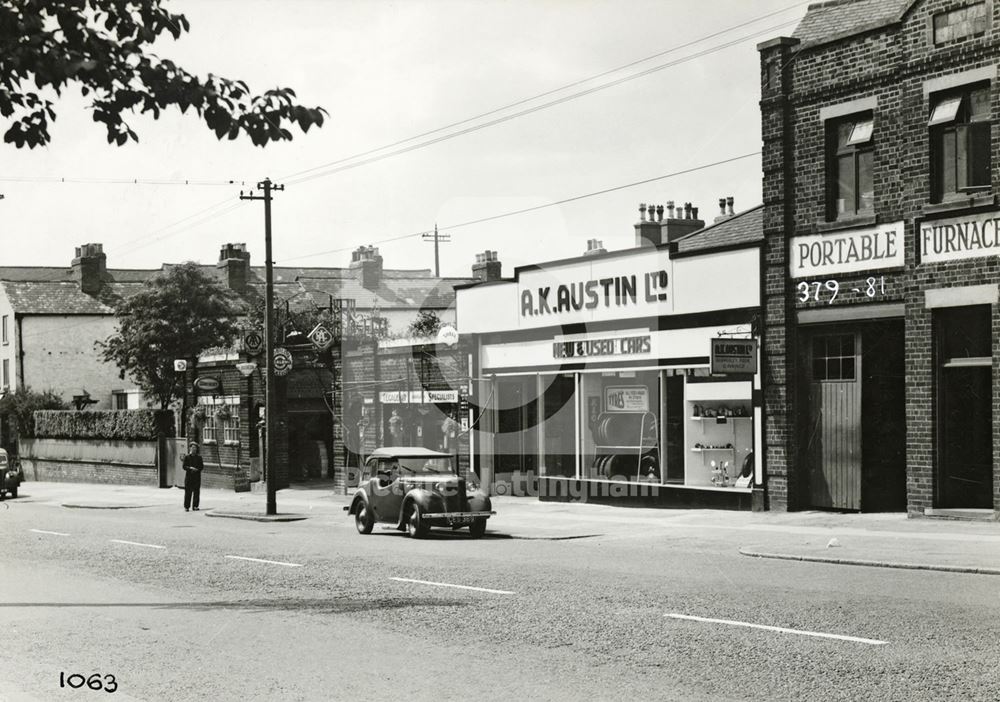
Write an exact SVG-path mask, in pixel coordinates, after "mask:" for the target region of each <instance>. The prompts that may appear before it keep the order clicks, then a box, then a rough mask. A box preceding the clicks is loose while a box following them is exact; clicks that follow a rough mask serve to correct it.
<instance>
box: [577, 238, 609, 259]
mask: <svg viewBox="0 0 1000 702" xmlns="http://www.w3.org/2000/svg"><path fill="white" fill-rule="evenodd" d="M607 252H608V250H607V249H606V248H604V242H603V241H601V240H600V239H587V250H586V251H585V252H584V253H583V255H584V256H596V255H598V254H603V253H607Z"/></svg>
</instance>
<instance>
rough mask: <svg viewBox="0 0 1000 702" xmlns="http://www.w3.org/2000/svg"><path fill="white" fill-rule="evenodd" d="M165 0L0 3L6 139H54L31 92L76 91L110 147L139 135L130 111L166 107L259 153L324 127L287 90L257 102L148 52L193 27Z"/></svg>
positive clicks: (240, 86) (41, 103) (241, 86)
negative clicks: (190, 113)
mask: <svg viewBox="0 0 1000 702" xmlns="http://www.w3.org/2000/svg"><path fill="white" fill-rule="evenodd" d="M163 4H164V0H0V119H2V120H4V121H6V122H10V127H9V128H8V129H7V130H6V132H5V133H4V142H6V143H13V144H14V145H15V146H17V147H18V148H21V147H23V146H28V147H31V148H34V147H35V146H42V145H45V144H48V143H49V141H50V140H51V136H50V134H49V123H50V122H53V121H55V119H56V112H55V109H54V107H53V103H52V101H50V100H48V99H47V98H45V97H44V96H43V95H41V94H39V93H38V92H34V91H33V89H32V86H34V89H37V90H45V89H51V90H54V91H55V93H56V95H61V94H62V91H63V89H65V88H66V87H68V86H69V85H71V84H73V85H76V86H78V87H79V89H80V91H81V92H82V93H83V95H84V96H85V97H89V98H90V99H91V102H90V105H89V108H90V109H91V110H92V114H93V119H94V121H95V122H98V123H101V124H103V125H104V126H105V128H106V129H107V137H108V143H114V144H117V145H118V146H122V145H123V144H125V143H126V142H127V141H128V140H129V139H132V140H133V141H138V140H139V138H138V135H137V134H136V133H135V132H134V131H133V130H132V129H131V127H129V125H128V123H127V122H126V121H125V119H124V115H125V114H126V113H133V114H134V113H136V112H139V113H150V114H152V116H153V117H154V119H155V118H158V117H159V116H160V112H161V111H162V110H164V109H166V108H168V107H177V108H179V109H180V110H181V112H187V110H188V109H192V110H194V111H195V113H197V114H198V115H199V116H200V117H201V118H202V119H203V120H204V121H205V123H206V124H207V125H208V127H209V128H210V129H211V130H212V131H214V132H215V135H216V137H218V138H219V139H222V138H223V137H228V138H229V139H236V138H237V137H238V136H239V135H240V134H241V133H242V134H244V135H246V136H249V137H250V140H251V141H252V142H253V143H254V144H255V145H257V146H264V145H265V144H267V143H268V142H270V141H287V140H291V138H292V133H291V132H290V131H289V130H288V129H287V128H286V125H287V126H291V125H293V124H297V125H298V126H299V128H301V129H302V131H304V132H305V131H308V130H309V128H310V127H311V126H313V125H316V126H317V127H320V126H322V125H323V118H324V115H326V114H327V113H326V111H325V110H323V109H322V108H320V107H317V108H312V109H310V108H306V107H303V106H301V105H298V104H296V102H295V98H296V96H295V92H294V91H292V90H291V89H290V88H274V89H271V90H267V91H265V92H264V93H263V94H261V95H253V94H251V93H250V90H249V88H248V87H247V84H246V83H244V82H243V81H240V80H230V79H228V78H222V77H220V76H215V75H212V74H209V75H208V76H207V77H206V78H204V79H201V78H198V77H197V76H195V75H192V74H191V73H188V72H187V71H186V70H184V69H183V68H182V67H180V66H178V65H176V64H175V63H173V62H172V61H169V60H167V59H161V58H159V57H158V56H156V55H155V54H152V53H150V48H151V45H152V44H153V43H154V42H155V41H156V40H157V38H159V37H160V35H162V34H163V33H164V32H166V33H168V34H169V35H170V36H172V37H173V38H174V39H177V38H179V37H180V36H181V34H183V33H184V32H187V31H189V30H190V25H189V23H188V21H187V19H186V18H185V17H184V15H181V14H172V13H171V12H169V11H167V10H166V9H165V8H164V7H163Z"/></svg>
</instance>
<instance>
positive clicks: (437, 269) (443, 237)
mask: <svg viewBox="0 0 1000 702" xmlns="http://www.w3.org/2000/svg"><path fill="white" fill-rule="evenodd" d="M420 238H421V239H423V240H424V241H433V242H434V277H435V278H440V277H441V262H440V261H441V259H440V257H439V255H438V243H439V242H444V243H445V244H447V243H448V242H449V241H451V234H438V225H437V223H435V224H434V233H433V234H431V233H429V232H425V233H424V234H421V235H420Z"/></svg>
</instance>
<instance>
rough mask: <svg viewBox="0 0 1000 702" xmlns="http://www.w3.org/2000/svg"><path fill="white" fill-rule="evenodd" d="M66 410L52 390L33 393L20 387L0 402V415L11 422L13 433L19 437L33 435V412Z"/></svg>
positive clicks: (65, 405)
mask: <svg viewBox="0 0 1000 702" xmlns="http://www.w3.org/2000/svg"><path fill="white" fill-rule="evenodd" d="M66 408H67V404H66V403H65V402H64V401H63V399H62V398H61V397H60V396H59V395H57V394H56V393H54V392H53V391H52V390H46V391H45V392H34V391H33V390H32V389H31V388H28V387H20V388H18V389H17V390H16V391H15V392H12V393H8V394H6V395H4V397H3V399H2V400H0V415H7V416H8V417H10V418H11V419H12V420H13V421H12V423H13V430H14V433H15V434H16V435H17V436H19V437H30V436H34V435H35V420H34V412H35V410H64V409H66Z"/></svg>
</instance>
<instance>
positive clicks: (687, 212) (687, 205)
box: [684, 202, 691, 219]
mask: <svg viewBox="0 0 1000 702" xmlns="http://www.w3.org/2000/svg"><path fill="white" fill-rule="evenodd" d="M684 219H691V203H690V202H685V203H684Z"/></svg>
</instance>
